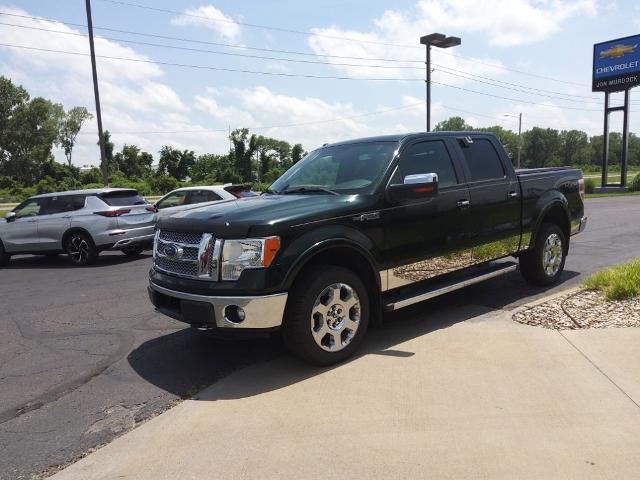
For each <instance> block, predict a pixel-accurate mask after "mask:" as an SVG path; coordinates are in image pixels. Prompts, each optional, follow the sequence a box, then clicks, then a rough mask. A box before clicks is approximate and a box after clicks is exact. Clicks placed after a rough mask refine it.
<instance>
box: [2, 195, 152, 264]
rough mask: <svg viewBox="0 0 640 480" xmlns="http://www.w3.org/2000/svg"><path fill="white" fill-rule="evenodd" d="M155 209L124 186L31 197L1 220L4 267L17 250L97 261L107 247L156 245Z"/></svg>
mask: <svg viewBox="0 0 640 480" xmlns="http://www.w3.org/2000/svg"><path fill="white" fill-rule="evenodd" d="M156 212H157V210H156V207H155V206H153V205H151V204H149V203H147V201H146V200H144V199H143V198H142V197H141V196H139V195H138V192H137V191H136V190H132V189H125V188H101V189H92V190H75V191H69V192H58V193H46V194H43V195H37V196H35V197H31V198H29V199H28V200H26V201H24V202H22V203H21V204H20V205H18V206H17V207H16V208H14V209H13V211H11V212H9V213H7V215H6V216H5V219H4V221H2V220H1V219H0V266H2V265H6V264H7V263H8V262H9V260H10V258H11V255H17V254H34V255H42V254H45V255H47V254H57V253H67V254H68V255H69V258H70V259H71V261H72V262H73V263H74V264H76V265H88V264H90V263H93V262H94V261H95V260H96V258H97V257H98V254H99V253H100V252H101V251H103V250H121V251H122V252H123V253H125V254H126V255H132V256H133V255H139V254H140V253H141V252H142V251H143V250H144V249H145V248H151V247H152V245H153V234H154V227H155V223H156V215H157V213H156Z"/></svg>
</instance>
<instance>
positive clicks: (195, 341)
mask: <svg viewBox="0 0 640 480" xmlns="http://www.w3.org/2000/svg"><path fill="white" fill-rule="evenodd" d="M578 275H579V274H578V273H577V272H570V271H565V272H564V274H563V276H562V281H561V283H560V284H559V285H556V286H555V287H553V289H554V290H559V289H563V288H567V287H568V286H571V285H570V284H571V283H574V282H572V280H575V279H576V277H577V276H578ZM549 290H551V289H549V288H547V289H544V288H537V287H531V286H530V285H528V284H527V283H525V282H524V280H522V279H521V277H520V276H519V274H517V273H514V274H509V275H505V276H504V277H501V278H499V279H496V280H494V281H493V282H486V283H484V284H479V285H474V286H471V287H467V288H465V289H463V290H459V291H457V292H453V293H450V294H448V295H445V296H442V297H439V298H436V299H433V300H430V301H426V302H422V303H419V304H416V305H413V306H411V307H408V308H405V309H402V310H400V311H398V312H394V313H390V314H386V315H385V318H384V322H383V324H382V325H381V326H379V327H378V328H374V329H372V330H370V331H369V332H368V334H367V337H366V338H365V341H364V343H363V345H362V347H361V349H360V351H359V352H358V353H357V354H356V355H355V356H354V357H353V358H351V359H349V360H347V361H346V362H344V363H342V364H338V365H333V366H331V367H325V368H318V367H314V366H311V365H309V364H306V363H304V362H302V361H300V360H298V359H296V358H294V357H292V356H291V355H288V354H286V351H285V349H284V347H283V346H282V345H281V344H280V342H277V341H274V340H252V341H222V340H214V339H210V338H208V337H206V336H204V335H201V334H199V333H198V332H196V331H194V330H192V329H190V328H185V329H182V330H180V331H178V332H175V333H170V334H168V335H165V336H162V337H159V338H155V339H152V340H149V341H147V342H145V343H143V344H141V345H140V346H139V347H138V348H137V349H135V350H133V351H132V352H131V353H130V354H129V356H128V361H129V364H130V365H131V367H132V368H133V369H134V370H135V371H136V372H137V373H138V374H139V375H140V376H141V377H143V378H144V379H146V380H147V381H148V382H150V383H152V384H154V385H156V386H157V387H159V388H161V389H163V390H165V391H168V392H171V393H173V394H175V395H178V396H180V397H182V398H188V397H191V396H193V395H194V394H196V393H197V392H198V391H200V390H202V389H203V388H204V387H206V386H208V385H210V384H211V383H213V382H216V381H217V380H220V379H221V378H223V377H225V376H227V375H228V374H230V373H232V372H234V371H236V370H238V369H240V368H242V367H245V366H249V365H254V367H253V368H252V369H250V370H247V371H246V372H247V373H246V374H245V373H244V372H239V373H237V374H236V377H234V378H236V380H235V381H232V382H225V384H224V386H223V388H217V387H216V386H215V385H213V386H212V388H208V389H206V390H203V391H202V392H200V393H199V394H197V395H195V397H194V398H195V399H197V400H223V399H237V398H244V397H248V396H253V395H258V394H261V393H265V392H269V391H272V390H277V389H280V388H283V387H286V386H288V385H292V384H294V383H297V382H300V381H303V380H305V379H307V378H310V377H313V376H315V375H318V374H321V373H324V372H326V371H329V370H332V369H334V368H340V367H341V366H342V365H345V364H346V363H349V362H351V361H354V360H357V359H359V358H361V357H363V356H367V355H384V356H389V357H395V358H408V357H411V356H413V352H411V351H405V350H402V349H397V348H394V347H396V346H397V345H400V344H402V343H404V342H406V341H408V340H411V339H413V338H417V337H420V336H423V335H427V334H429V333H433V332H435V331H437V330H440V329H444V328H448V327H451V326H453V325H455V324H458V323H461V322H465V321H469V320H471V319H473V318H475V317H477V316H479V315H483V314H486V313H489V312H492V311H495V310H496V309H513V308H515V307H517V306H520V305H522V304H524V303H527V302H530V301H532V300H533V299H534V298H536V297H539V296H542V295H544V294H545V293H546V292H548V291H549ZM269 360H275V362H277V365H274V364H273V362H269Z"/></svg>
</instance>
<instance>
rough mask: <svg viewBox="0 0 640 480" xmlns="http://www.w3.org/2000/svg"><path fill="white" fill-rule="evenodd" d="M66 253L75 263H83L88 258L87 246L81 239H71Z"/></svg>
mask: <svg viewBox="0 0 640 480" xmlns="http://www.w3.org/2000/svg"><path fill="white" fill-rule="evenodd" d="M68 253H69V256H70V257H71V260H73V261H74V262H75V263H84V262H86V261H87V259H88V258H89V244H88V243H87V241H86V240H85V239H84V238H82V237H79V236H78V237H71V240H69V249H68Z"/></svg>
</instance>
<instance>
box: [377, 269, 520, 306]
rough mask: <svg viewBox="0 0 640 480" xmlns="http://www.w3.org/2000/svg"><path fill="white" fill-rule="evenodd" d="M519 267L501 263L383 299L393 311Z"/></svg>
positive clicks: (384, 303)
mask: <svg viewBox="0 0 640 480" xmlns="http://www.w3.org/2000/svg"><path fill="white" fill-rule="evenodd" d="M517 268H518V265H517V264H516V263H515V262H508V263H501V264H499V265H495V266H493V267H492V268H490V269H489V270H487V269H483V270H481V271H479V272H474V273H473V274H469V275H466V276H463V277H458V278H457V279H455V280H452V281H451V282H449V283H446V284H443V282H439V283H436V284H430V285H429V286H428V287H426V288H424V289H422V290H421V291H416V290H415V289H412V292H411V294H410V295H409V296H405V295H403V294H402V292H399V293H398V294H395V295H392V296H390V297H389V298H388V299H384V300H383V305H384V310H385V311H387V312H392V311H394V310H398V309H400V308H404V307H408V306H409V305H413V304H415V303H419V302H423V301H425V300H429V299H431V298H435V297H439V296H440V295H444V294H446V293H449V292H453V291H455V290H459V289H461V288H464V287H468V286H469V285H473V284H474V283H480V282H484V281H485V280H489V279H490V278H494V277H498V276H500V275H504V274H505V273H510V272H513V271H515V270H516V269H517Z"/></svg>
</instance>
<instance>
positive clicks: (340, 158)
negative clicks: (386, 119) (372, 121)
mask: <svg viewBox="0 0 640 480" xmlns="http://www.w3.org/2000/svg"><path fill="white" fill-rule="evenodd" d="M397 147H398V143H397V142H365V143H351V144H346V145H335V146H327V147H323V148H319V149H318V150H314V151H313V152H311V153H310V154H308V155H307V156H306V157H304V158H303V159H302V160H300V161H299V162H298V163H296V164H295V165H294V166H293V167H291V168H290V169H289V170H287V171H286V172H285V173H284V174H283V175H282V176H281V177H280V178H279V179H278V180H276V181H275V182H274V183H273V185H271V187H269V190H268V192H269V193H277V194H282V193H287V192H288V191H289V192H293V193H305V192H308V193H329V194H331V193H338V194H355V193H360V194H369V193H371V192H373V190H374V189H375V188H376V186H377V184H378V182H379V181H380V179H381V178H382V175H383V174H384V171H385V169H386V167H387V165H389V163H390V162H391V159H392V158H393V155H394V152H395V151H396V149H397Z"/></svg>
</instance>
